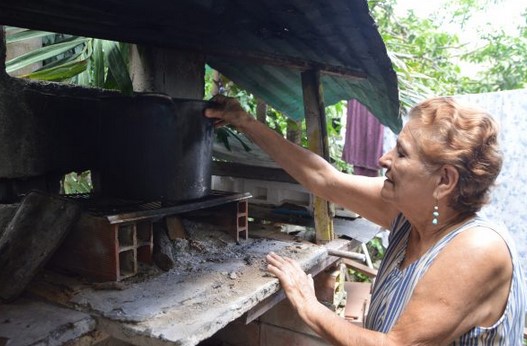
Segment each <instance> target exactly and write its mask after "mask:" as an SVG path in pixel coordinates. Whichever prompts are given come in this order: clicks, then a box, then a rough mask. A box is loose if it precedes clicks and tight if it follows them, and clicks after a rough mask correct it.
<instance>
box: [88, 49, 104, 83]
mask: <svg viewBox="0 0 527 346" xmlns="http://www.w3.org/2000/svg"><path fill="white" fill-rule="evenodd" d="M102 42H103V40H99V39H95V40H93V41H92V43H93V56H92V57H93V58H92V61H91V63H92V69H93V84H94V85H95V86H96V87H99V88H102V87H104V80H105V73H104V66H105V62H104V52H103V48H102Z"/></svg>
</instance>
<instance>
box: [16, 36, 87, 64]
mask: <svg viewBox="0 0 527 346" xmlns="http://www.w3.org/2000/svg"><path fill="white" fill-rule="evenodd" d="M87 40H88V39H87V38H84V37H78V38H74V39H72V40H67V41H65V42H61V43H56V44H53V45H49V46H46V47H42V48H39V49H36V50H33V51H30V52H28V53H26V54H23V55H21V56H18V57H16V58H13V59H11V60H9V61H7V62H6V72H7V73H11V72H14V71H16V70H19V69H21V68H23V67H26V66H29V65H32V64H34V63H37V62H40V61H43V60H45V59H49V58H51V57H54V56H57V55H59V54H62V53H64V52H66V51H68V50H70V49H72V48H75V47H77V46H78V45H81V44H85V43H86V41H87Z"/></svg>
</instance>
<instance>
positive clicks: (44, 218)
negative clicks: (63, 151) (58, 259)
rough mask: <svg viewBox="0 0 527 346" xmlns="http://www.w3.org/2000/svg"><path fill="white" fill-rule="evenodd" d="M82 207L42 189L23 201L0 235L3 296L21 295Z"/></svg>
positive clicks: (0, 281) (27, 196)
mask: <svg viewBox="0 0 527 346" xmlns="http://www.w3.org/2000/svg"><path fill="white" fill-rule="evenodd" d="M79 214H80V207H79V206H78V205H77V204H76V203H74V202H72V201H71V200H66V199H62V198H58V197H54V196H51V195H47V194H44V193H40V192H31V193H29V194H28V195H26V197H24V199H23V200H22V203H21V204H20V207H19V208H18V210H17V212H16V214H15V215H14V217H13V219H12V220H11V221H10V222H9V224H8V226H7V229H6V230H5V232H4V233H3V234H2V236H1V237H0V268H1V269H0V298H1V299H2V300H5V301H12V300H14V299H15V298H17V297H18V296H19V295H20V294H21V293H22V292H23V291H24V290H25V288H26V286H27V285H28V284H29V282H30V281H31V280H32V279H33V277H34V276H35V274H36V273H37V272H38V270H39V269H40V268H42V267H43V266H44V264H45V263H46V262H47V261H48V260H49V259H50V258H51V256H52V255H53V253H54V252H55V250H56V249H57V248H58V247H59V245H60V244H61V243H62V241H63V240H64V238H65V236H66V234H67V233H68V232H69V230H70V229H71V227H72V226H73V225H74V224H75V223H76V221H77V219H78V217H79Z"/></svg>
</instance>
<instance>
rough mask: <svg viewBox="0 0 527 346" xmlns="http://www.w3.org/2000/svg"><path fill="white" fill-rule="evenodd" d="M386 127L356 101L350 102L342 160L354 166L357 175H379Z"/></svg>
mask: <svg viewBox="0 0 527 346" xmlns="http://www.w3.org/2000/svg"><path fill="white" fill-rule="evenodd" d="M383 136H384V126H383V125H382V124H381V123H380V122H379V120H377V118H376V117H375V116H374V115H373V114H371V113H370V112H369V111H368V109H367V108H366V107H365V106H363V105H362V104H361V103H360V102H358V101H356V100H350V101H348V111H347V121H346V135H345V138H344V149H343V151H342V159H343V160H344V161H346V162H347V163H349V164H351V165H353V172H354V174H357V175H366V176H370V177H376V176H378V175H379V169H380V168H381V167H380V166H379V158H380V157H381V156H382V146H383Z"/></svg>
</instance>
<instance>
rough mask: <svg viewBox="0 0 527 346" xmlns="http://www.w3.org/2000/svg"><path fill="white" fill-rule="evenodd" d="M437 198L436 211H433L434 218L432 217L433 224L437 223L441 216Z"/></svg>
mask: <svg viewBox="0 0 527 346" xmlns="http://www.w3.org/2000/svg"><path fill="white" fill-rule="evenodd" d="M437 203H438V202H437V200H436V205H434V212H433V213H432V216H433V219H432V225H437V223H438V222H439V221H438V218H439V207H438V206H437Z"/></svg>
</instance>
